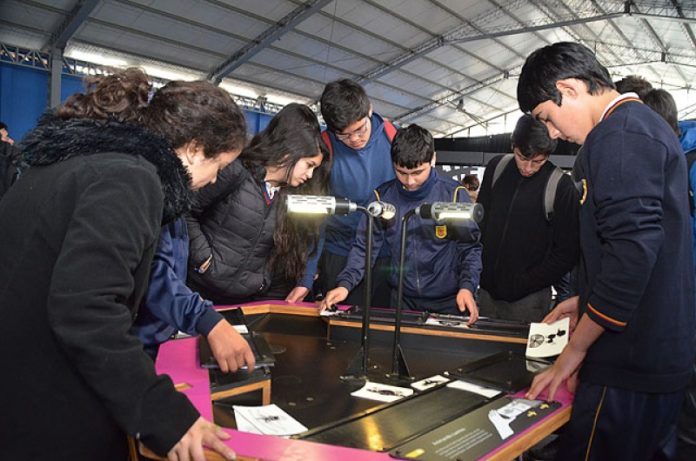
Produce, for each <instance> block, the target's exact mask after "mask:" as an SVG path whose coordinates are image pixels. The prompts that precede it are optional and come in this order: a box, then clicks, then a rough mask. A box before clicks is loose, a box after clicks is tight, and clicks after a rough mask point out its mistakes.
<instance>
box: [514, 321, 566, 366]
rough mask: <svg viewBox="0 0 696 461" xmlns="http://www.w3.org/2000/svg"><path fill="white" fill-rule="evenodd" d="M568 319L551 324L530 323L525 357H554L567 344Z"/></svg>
mask: <svg viewBox="0 0 696 461" xmlns="http://www.w3.org/2000/svg"><path fill="white" fill-rule="evenodd" d="M569 330H570V319H569V318H568V317H566V318H563V319H560V320H557V321H555V322H553V323H550V324H549V323H532V324H531V325H530V326H529V337H528V338H527V351H526V352H525V355H526V356H527V357H539V358H543V357H554V356H556V355H559V354H560V353H561V352H562V351H563V348H564V347H565V346H566V344H568V334H569Z"/></svg>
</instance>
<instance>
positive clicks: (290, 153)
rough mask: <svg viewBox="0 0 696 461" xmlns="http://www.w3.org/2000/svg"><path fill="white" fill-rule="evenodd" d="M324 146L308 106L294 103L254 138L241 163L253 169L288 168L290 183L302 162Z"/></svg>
mask: <svg viewBox="0 0 696 461" xmlns="http://www.w3.org/2000/svg"><path fill="white" fill-rule="evenodd" d="M320 142H321V133H320V131H319V121H318V120H317V117H316V116H315V115H314V112H312V110H311V109H310V108H309V107H307V106H306V105H304V104H298V103H291V104H288V105H287V106H285V107H283V108H282V109H281V110H280V112H278V113H277V114H276V115H275V116H274V117H273V118H272V119H271V121H270V123H269V124H268V126H267V127H266V129H264V130H263V131H261V132H259V133H257V134H256V135H255V136H254V137H253V138H252V140H251V142H250V143H249V145H248V146H247V147H246V148H244V150H243V151H242V154H241V155H240V156H239V159H240V160H241V161H242V162H244V164H245V165H246V166H247V168H249V169H253V168H254V166H255V165H260V166H263V167H265V168H267V167H276V168H287V171H288V173H287V175H288V176H287V177H286V179H288V178H289V176H290V173H291V172H292V169H293V167H294V166H295V164H296V163H297V162H298V161H299V160H300V159H302V158H305V157H314V156H315V155H317V153H318V152H319V144H320Z"/></svg>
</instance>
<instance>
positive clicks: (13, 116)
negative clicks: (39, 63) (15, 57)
mask: <svg viewBox="0 0 696 461" xmlns="http://www.w3.org/2000/svg"><path fill="white" fill-rule="evenodd" d="M47 98H48V74H47V73H46V72H45V71H43V70H39V69H32V68H28V67H19V66H11V65H7V64H0V120H2V121H3V122H5V124H7V127H8V131H9V132H10V136H11V137H12V138H13V139H14V140H15V141H19V140H20V139H21V138H22V136H24V133H26V132H27V131H28V130H30V129H31V128H33V127H34V126H35V125H36V120H37V119H38V118H39V116H40V115H41V114H42V113H43V111H44V108H45V107H46V101H47Z"/></svg>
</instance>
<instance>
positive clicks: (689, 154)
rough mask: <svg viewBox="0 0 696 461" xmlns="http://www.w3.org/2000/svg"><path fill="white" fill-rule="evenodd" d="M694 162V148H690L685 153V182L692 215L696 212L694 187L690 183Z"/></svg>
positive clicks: (695, 156) (695, 160) (695, 153)
mask: <svg viewBox="0 0 696 461" xmlns="http://www.w3.org/2000/svg"><path fill="white" fill-rule="evenodd" d="M694 162H696V149H693V150H690V151H689V152H687V153H686V175H687V181H686V183H687V184H688V186H689V209H690V210H691V216H694V213H695V212H696V203H694V189H693V187H692V185H691V167H693V166H694Z"/></svg>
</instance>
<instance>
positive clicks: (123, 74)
mask: <svg viewBox="0 0 696 461" xmlns="http://www.w3.org/2000/svg"><path fill="white" fill-rule="evenodd" d="M84 82H85V92H84V93H76V94H74V95H72V96H70V97H69V98H68V99H67V100H66V101H65V103H63V105H61V106H60V107H58V109H56V112H55V115H56V116H58V117H60V118H63V119H68V118H93V119H107V118H113V119H116V120H118V121H120V122H131V123H140V121H141V120H142V110H143V109H144V108H145V107H146V106H147V96H148V93H149V91H150V88H151V85H150V80H149V79H148V77H147V75H146V74H145V72H143V71H142V70H140V69H137V68H129V69H125V70H119V71H116V72H114V73H113V74H110V75H90V76H88V77H85V79H84Z"/></svg>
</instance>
